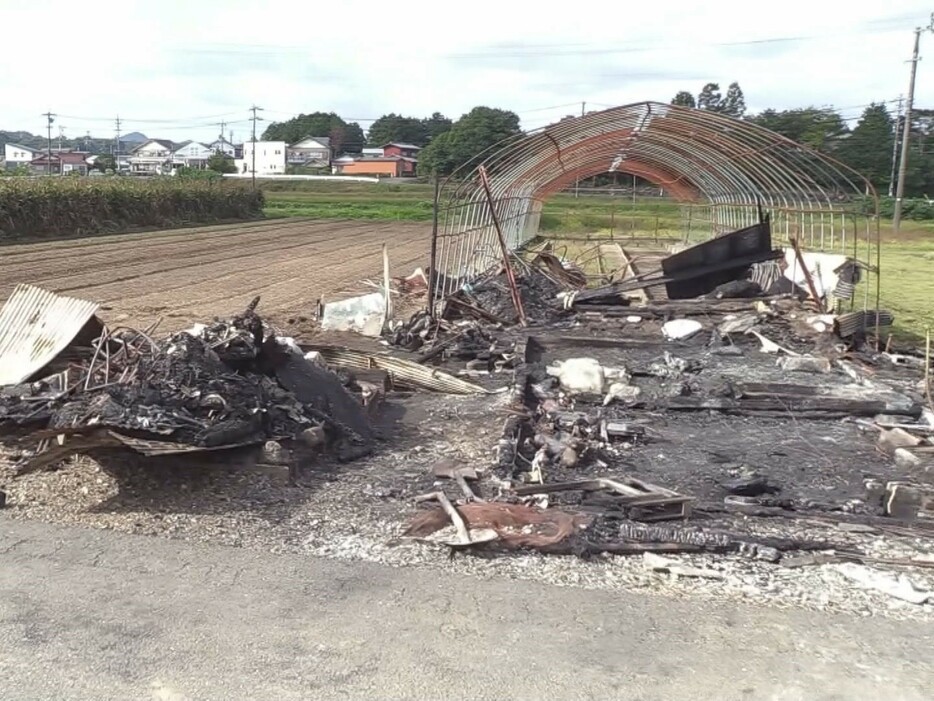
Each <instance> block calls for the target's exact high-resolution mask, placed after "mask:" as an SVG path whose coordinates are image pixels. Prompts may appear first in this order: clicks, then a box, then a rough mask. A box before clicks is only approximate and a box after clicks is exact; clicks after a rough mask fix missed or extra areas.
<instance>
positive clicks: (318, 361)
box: [305, 351, 328, 368]
mask: <svg viewBox="0 0 934 701" xmlns="http://www.w3.org/2000/svg"><path fill="white" fill-rule="evenodd" d="M305 360H310V361H311V362H312V363H314V364H315V365H318V366H320V367H323V368H326V367H327V366H328V364H327V363H326V362H325V361H324V357H323V356H322V355H321V353H320V352H319V351H308V352H307V353H305Z"/></svg>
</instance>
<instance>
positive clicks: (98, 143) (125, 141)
mask: <svg viewBox="0 0 934 701" xmlns="http://www.w3.org/2000/svg"><path fill="white" fill-rule="evenodd" d="M148 138H149V137H147V136H146V135H145V134H141V133H140V132H138V131H132V132H130V133H129V134H121V135H120V151H121V152H122V153H125V152H127V151H130V150H131V149H133V148H135V147H136V146H139V145H140V144H141V143H143V142H144V141H147V140H148ZM9 143H13V144H20V145H21V146H29V147H30V148H36V149H44V148H45V147H46V146H47V145H48V141H47V139H46V137H45V136H42V135H41V134H32V133H30V132H28V131H3V130H2V129H0V149H2V148H3V146H4V144H9ZM61 143H62V146H64V147H65V148H73V149H79V150H81V151H88V152H89V153H112V152H113V139H112V138H106V139H101V138H96V137H90V138H85V137H78V138H76V139H62V142H61ZM58 144H59V140H58V137H57V135H55V134H53V135H52V145H53V146H54V147H55V148H58ZM2 157H3V153H2V151H0V158H2Z"/></svg>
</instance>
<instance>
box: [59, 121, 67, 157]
mask: <svg viewBox="0 0 934 701" xmlns="http://www.w3.org/2000/svg"><path fill="white" fill-rule="evenodd" d="M64 139H65V127H64V126H63V125H61V124H59V125H58V152H59V153H61V152H62V149H63V142H64Z"/></svg>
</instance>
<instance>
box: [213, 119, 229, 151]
mask: <svg viewBox="0 0 934 701" xmlns="http://www.w3.org/2000/svg"><path fill="white" fill-rule="evenodd" d="M217 126H219V127H220V128H221V147H220V148H219V149H214V150H215V151H223V150H224V127H226V126H227V122H225V121H223V120H221V123H220V124H218V125H217Z"/></svg>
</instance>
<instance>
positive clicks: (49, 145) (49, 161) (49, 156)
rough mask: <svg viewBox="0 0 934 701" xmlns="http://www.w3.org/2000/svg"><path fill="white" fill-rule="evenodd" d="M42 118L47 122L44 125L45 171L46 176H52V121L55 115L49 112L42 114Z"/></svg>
mask: <svg viewBox="0 0 934 701" xmlns="http://www.w3.org/2000/svg"><path fill="white" fill-rule="evenodd" d="M44 116H45V118H46V120H48V121H47V124H46V130H47V136H48V143H47V146H46V154H45V157H46V164H45V169H46V173H47V174H48V175H52V122H54V121H55V120H54V119H53V117H55V115H54V114H52V110H49V111H48V112H46V113H45V114H44Z"/></svg>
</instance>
